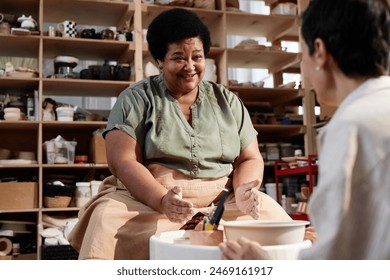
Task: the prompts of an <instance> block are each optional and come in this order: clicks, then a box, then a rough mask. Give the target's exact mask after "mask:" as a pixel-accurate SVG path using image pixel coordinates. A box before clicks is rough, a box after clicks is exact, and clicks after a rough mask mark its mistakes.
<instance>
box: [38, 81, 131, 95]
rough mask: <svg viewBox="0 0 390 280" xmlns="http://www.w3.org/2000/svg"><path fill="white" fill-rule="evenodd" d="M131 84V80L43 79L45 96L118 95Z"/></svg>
mask: <svg viewBox="0 0 390 280" xmlns="http://www.w3.org/2000/svg"><path fill="white" fill-rule="evenodd" d="M130 84H131V82H130V81H128V82H127V81H107V80H82V79H50V78H46V79H43V85H42V88H43V92H44V95H45V96H88V97H91V96H95V97H117V96H118V95H119V93H120V92H121V91H123V90H124V89H126V88H127V87H128V86H129V85H130Z"/></svg>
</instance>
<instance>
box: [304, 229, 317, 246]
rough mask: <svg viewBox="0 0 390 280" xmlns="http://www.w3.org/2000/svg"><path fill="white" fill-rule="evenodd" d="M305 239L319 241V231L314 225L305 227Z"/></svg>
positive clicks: (312, 241)
mask: <svg viewBox="0 0 390 280" xmlns="http://www.w3.org/2000/svg"><path fill="white" fill-rule="evenodd" d="M303 240H310V241H311V243H314V242H316V241H317V232H316V231H315V228H314V227H307V228H306V229H305V236H304V237H303Z"/></svg>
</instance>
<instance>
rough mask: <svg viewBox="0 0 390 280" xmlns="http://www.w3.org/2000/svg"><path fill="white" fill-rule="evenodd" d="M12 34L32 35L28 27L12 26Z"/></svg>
mask: <svg viewBox="0 0 390 280" xmlns="http://www.w3.org/2000/svg"><path fill="white" fill-rule="evenodd" d="M11 34H13V35H30V34H31V31H30V30H28V29H24V28H15V27H12V28H11Z"/></svg>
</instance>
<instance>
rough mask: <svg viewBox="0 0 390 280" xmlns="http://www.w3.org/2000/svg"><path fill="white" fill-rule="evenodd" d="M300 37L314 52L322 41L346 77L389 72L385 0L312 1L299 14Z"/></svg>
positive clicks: (388, 22)
mask: <svg viewBox="0 0 390 280" xmlns="http://www.w3.org/2000/svg"><path fill="white" fill-rule="evenodd" d="M301 32H302V37H303V39H304V40H305V42H306V44H307V45H308V48H309V53H310V55H312V54H313V53H314V41H315V39H316V38H320V39H322V40H323V41H324V43H325V46H326V49H327V51H328V52H329V53H330V54H331V55H332V57H333V58H334V60H335V62H336V63H337V65H338V67H339V68H340V69H341V71H342V72H343V73H344V74H345V75H346V76H349V77H377V76H380V75H383V74H388V70H389V50H390V8H389V3H388V2H387V0H312V1H311V2H310V4H309V6H308V8H307V9H306V10H305V11H304V12H303V14H302V28H301Z"/></svg>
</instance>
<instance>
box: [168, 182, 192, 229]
mask: <svg viewBox="0 0 390 280" xmlns="http://www.w3.org/2000/svg"><path fill="white" fill-rule="evenodd" d="M161 206H162V212H163V213H164V214H165V215H167V217H168V219H169V220H170V221H171V222H174V223H185V222H187V221H188V220H190V219H191V218H192V216H193V215H194V214H195V211H194V209H193V205H192V203H190V202H188V201H185V200H183V199H182V189H181V188H180V187H177V186H175V187H173V188H172V189H170V190H169V191H168V193H167V194H166V195H165V196H164V197H163V198H162V200H161Z"/></svg>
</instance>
